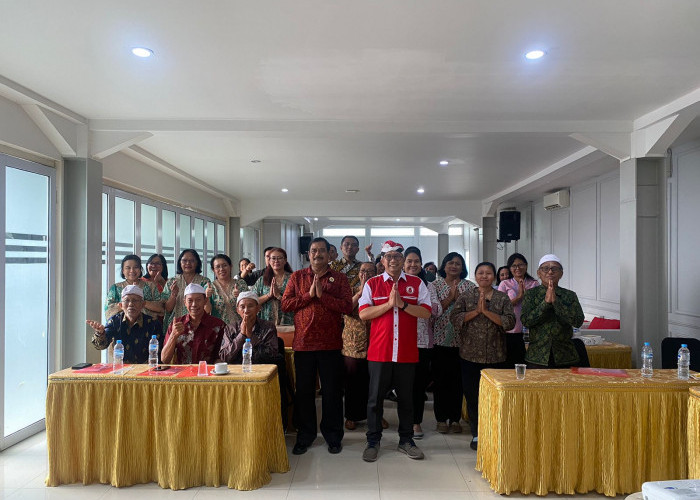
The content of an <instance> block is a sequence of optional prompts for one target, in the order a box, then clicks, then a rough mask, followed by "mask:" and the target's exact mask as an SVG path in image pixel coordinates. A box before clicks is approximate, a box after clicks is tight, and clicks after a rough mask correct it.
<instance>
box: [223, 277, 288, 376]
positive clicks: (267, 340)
mask: <svg viewBox="0 0 700 500" xmlns="http://www.w3.org/2000/svg"><path fill="white" fill-rule="evenodd" d="M236 311H237V312H238V315H239V316H240V317H241V319H240V320H239V321H234V322H233V323H230V324H228V325H227V326H226V328H225V329H224V338H223V340H222V342H221V349H220V350H219V359H221V361H225V362H226V363H241V362H242V361H243V344H245V341H246V339H250V343H251V344H253V363H254V364H255V363H271V364H274V363H275V362H276V361H277V359H276V358H277V346H278V344H277V327H276V326H275V324H274V323H273V322H272V321H266V320H264V319H260V318H259V317H258V312H260V302H259V299H258V294H257V293H255V292H253V291H246V292H241V293H239V294H238V302H237V303H236Z"/></svg>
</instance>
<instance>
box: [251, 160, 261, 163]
mask: <svg viewBox="0 0 700 500" xmlns="http://www.w3.org/2000/svg"><path fill="white" fill-rule="evenodd" d="M250 163H260V160H250Z"/></svg>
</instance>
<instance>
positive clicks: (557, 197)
mask: <svg viewBox="0 0 700 500" xmlns="http://www.w3.org/2000/svg"><path fill="white" fill-rule="evenodd" d="M568 206H569V190H568V189H562V190H560V191H557V192H555V193H549V194H546V195H544V209H545V210H557V209H558V208H566V207H568Z"/></svg>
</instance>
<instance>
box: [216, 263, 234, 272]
mask: <svg viewBox="0 0 700 500" xmlns="http://www.w3.org/2000/svg"><path fill="white" fill-rule="evenodd" d="M230 267H231V266H229V265H228V264H218V265H216V266H214V270H215V271H220V270H223V269H228V268H230Z"/></svg>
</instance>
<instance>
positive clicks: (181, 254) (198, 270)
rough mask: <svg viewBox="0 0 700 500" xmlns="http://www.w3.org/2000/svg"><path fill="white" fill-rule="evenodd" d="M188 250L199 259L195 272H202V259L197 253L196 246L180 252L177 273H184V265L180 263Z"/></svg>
mask: <svg viewBox="0 0 700 500" xmlns="http://www.w3.org/2000/svg"><path fill="white" fill-rule="evenodd" d="M188 252H189V253H191V254H192V255H194V258H195V259H197V269H195V271H194V272H195V274H202V259H201V257H200V256H199V254H198V253H197V250H195V249H194V248H186V249H184V250H183V251H182V252H180V255H179V256H178V258H177V274H182V266H181V265H180V261H181V260H182V256H183V255H185V254H186V253H188Z"/></svg>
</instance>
